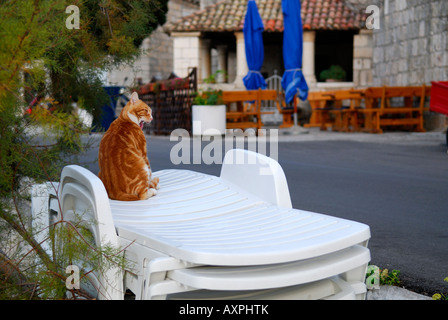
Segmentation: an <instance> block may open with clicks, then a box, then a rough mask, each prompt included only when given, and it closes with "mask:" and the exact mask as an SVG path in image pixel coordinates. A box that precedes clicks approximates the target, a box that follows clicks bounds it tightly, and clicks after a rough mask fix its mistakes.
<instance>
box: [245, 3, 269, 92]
mask: <svg viewBox="0 0 448 320" xmlns="http://www.w3.org/2000/svg"><path fill="white" fill-rule="evenodd" d="M263 30H264V27H263V21H262V20H261V17H260V13H259V12H258V8H257V4H256V3H255V1H254V0H249V1H248V3H247V12H246V16H245V18H244V27H243V34H244V44H245V47H246V60H247V66H248V67H249V72H248V73H247V75H246V76H245V77H244V78H243V83H244V85H245V86H246V89H247V90H255V89H258V88H262V89H266V87H267V84H266V81H265V80H264V78H263V76H262V75H261V73H260V70H261V67H262V66H263V60H264V47H263V34H262V33H263Z"/></svg>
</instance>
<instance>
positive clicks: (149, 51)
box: [106, 0, 199, 86]
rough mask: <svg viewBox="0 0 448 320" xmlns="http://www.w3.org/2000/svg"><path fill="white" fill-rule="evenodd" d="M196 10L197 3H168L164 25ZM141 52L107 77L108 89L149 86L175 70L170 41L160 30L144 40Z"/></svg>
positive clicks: (173, 0) (191, 0)
mask: <svg viewBox="0 0 448 320" xmlns="http://www.w3.org/2000/svg"><path fill="white" fill-rule="evenodd" d="M198 10H199V0H170V1H169V2H168V13H167V16H166V21H167V22H166V24H168V23H170V22H173V21H177V20H179V19H180V18H181V17H183V16H188V15H190V14H191V13H193V12H196V11H198ZM140 49H141V50H142V51H143V54H142V55H141V56H140V57H139V58H138V59H137V60H136V61H135V62H134V63H133V64H132V65H122V66H121V67H119V68H116V69H114V70H111V71H110V72H108V73H107V75H106V84H107V85H119V86H122V85H125V86H129V85H132V84H134V83H135V82H137V83H138V82H140V83H148V82H150V81H151V79H153V78H156V79H166V78H167V77H168V76H169V75H170V74H171V72H172V71H173V70H174V67H173V41H172V39H171V38H170V37H169V35H167V34H166V33H165V32H164V31H163V27H158V28H157V29H156V30H155V31H154V32H153V33H152V34H151V35H150V36H149V37H148V38H146V39H145V40H143V42H142V45H141V47H140Z"/></svg>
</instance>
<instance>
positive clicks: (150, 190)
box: [148, 188, 157, 198]
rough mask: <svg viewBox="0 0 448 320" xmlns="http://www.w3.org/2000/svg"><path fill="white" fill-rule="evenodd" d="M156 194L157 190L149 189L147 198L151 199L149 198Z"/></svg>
mask: <svg viewBox="0 0 448 320" xmlns="http://www.w3.org/2000/svg"><path fill="white" fill-rule="evenodd" d="M156 194H157V190H156V189H154V188H150V189H149V190H148V198H151V197H153V196H155V195H156Z"/></svg>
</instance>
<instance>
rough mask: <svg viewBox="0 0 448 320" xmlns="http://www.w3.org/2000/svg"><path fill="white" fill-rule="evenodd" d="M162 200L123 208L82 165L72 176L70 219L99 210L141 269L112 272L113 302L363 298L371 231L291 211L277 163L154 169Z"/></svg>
mask: <svg viewBox="0 0 448 320" xmlns="http://www.w3.org/2000/svg"><path fill="white" fill-rule="evenodd" d="M154 176H158V177H159V178H160V190H159V193H158V194H157V195H156V196H155V197H152V198H150V199H148V200H142V201H132V202H124V201H114V200H109V199H108V198H107V193H106V191H105V189H104V186H103V185H102V183H101V181H100V180H99V179H98V178H97V177H96V176H95V175H94V174H93V173H91V172H89V171H88V170H86V169H84V168H81V167H78V166H67V167H65V168H64V169H63V172H62V175H61V182H60V184H59V199H60V201H61V208H62V213H63V214H64V215H65V217H66V216H67V212H71V211H73V210H84V211H88V212H91V214H92V217H93V218H94V219H95V220H97V221H98V222H99V223H98V224H96V225H94V226H92V233H93V234H94V235H95V238H96V239H97V244H98V245H100V244H101V243H104V242H109V243H112V244H114V245H117V246H121V247H124V248H126V249H125V255H126V257H127V258H128V259H129V260H130V261H133V262H134V268H133V269H132V270H125V272H124V274H123V273H120V272H118V273H117V272H116V271H117V270H112V271H111V272H110V273H108V274H107V275H105V279H103V280H102V281H103V282H105V283H108V284H109V286H108V287H107V288H108V289H107V294H105V295H104V296H105V297H108V298H112V299H121V298H123V291H124V290H125V289H129V290H131V291H132V292H133V293H134V294H135V296H136V299H166V298H168V299H184V298H188V299H193V298H198V299H199V298H212V299H229V298H234V299H249V298H253V299H258V298H260V299H276V298H277V299H354V298H356V299H363V298H365V293H366V287H365V284H364V278H365V272H366V268H367V264H368V262H369V260H370V252H369V250H368V248H367V242H368V240H369V238H370V230H369V227H368V226H366V225H364V224H361V223H357V222H354V221H348V220H344V219H340V218H336V217H331V216H327V215H323V214H318V213H314V212H308V211H303V210H298V209H293V208H291V200H290V196H289V191H288V186H287V181H286V177H285V175H284V173H283V170H282V169H281V167H280V165H279V164H278V163H277V162H276V161H275V160H273V159H271V158H268V157H266V156H263V155H260V154H257V153H254V152H250V151H247V150H231V151H229V152H228V153H227V154H226V156H225V159H224V163H223V166H222V170H221V174H220V177H216V176H211V175H206V174H203V173H198V172H193V171H188V170H171V169H170V170H161V171H158V172H154Z"/></svg>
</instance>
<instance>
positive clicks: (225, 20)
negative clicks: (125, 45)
mask: <svg viewBox="0 0 448 320" xmlns="http://www.w3.org/2000/svg"><path fill="white" fill-rule="evenodd" d="M247 1H248V0H223V1H219V2H217V3H216V4H214V5H212V6H210V7H207V8H206V9H204V10H201V11H197V12H195V13H193V14H191V15H189V16H186V17H183V18H182V19H180V20H178V21H176V22H174V23H171V24H167V25H166V26H165V30H166V31H167V32H189V31H214V32H222V31H242V30H243V25H244V16H245V14H246V8H247ZM256 2H257V7H258V11H259V12H260V16H261V19H262V20H263V24H264V28H265V31H268V32H282V31H283V13H282V5H281V0H256ZM301 5H302V12H301V13H302V24H303V29H304V30H349V29H361V28H364V26H365V20H366V14H365V13H363V12H362V11H354V10H352V9H351V8H349V7H348V6H346V5H345V4H344V1H343V0H302V2H301Z"/></svg>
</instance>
